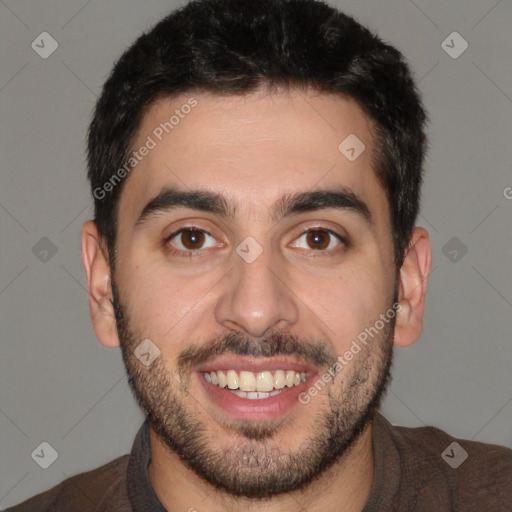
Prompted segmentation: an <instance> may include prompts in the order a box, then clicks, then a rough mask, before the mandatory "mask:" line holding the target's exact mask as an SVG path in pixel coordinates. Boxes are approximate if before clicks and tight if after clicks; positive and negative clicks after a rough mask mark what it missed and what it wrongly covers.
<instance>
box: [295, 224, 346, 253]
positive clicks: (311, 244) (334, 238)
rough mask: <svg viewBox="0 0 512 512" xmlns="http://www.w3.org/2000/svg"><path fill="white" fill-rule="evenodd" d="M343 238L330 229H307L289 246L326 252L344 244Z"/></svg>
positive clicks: (339, 247)
mask: <svg viewBox="0 0 512 512" xmlns="http://www.w3.org/2000/svg"><path fill="white" fill-rule="evenodd" d="M346 245H347V243H346V241H345V239H344V238H343V237H342V236H341V235H338V233H335V232H334V231H331V230H330V229H320V228H317V229H314V228H313V229H308V230H307V231H304V232H303V233H302V234H301V235H300V236H299V237H298V238H296V239H295V240H294V241H293V243H292V244H291V247H296V248H298V249H305V250H308V251H311V250H313V251H319V252H325V253H326V254H329V253H331V252H332V251H335V250H336V249H341V246H346Z"/></svg>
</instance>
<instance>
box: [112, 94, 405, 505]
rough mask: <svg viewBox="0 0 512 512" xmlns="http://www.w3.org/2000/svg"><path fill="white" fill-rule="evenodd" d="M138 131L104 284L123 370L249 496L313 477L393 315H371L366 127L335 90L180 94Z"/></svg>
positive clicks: (370, 390) (338, 434) (198, 466)
mask: <svg viewBox="0 0 512 512" xmlns="http://www.w3.org/2000/svg"><path fill="white" fill-rule="evenodd" d="M190 98H193V100H194V102H196V104H195V105H194V106H193V108H183V106H184V105H186V104H189V105H191V104H193V102H191V101H190ZM176 110H178V111H179V113H180V115H179V121H178V122H175V121H176V119H174V120H173V121H172V122H173V126H172V128H169V126H167V129H168V131H169V133H166V131H165V130H164V129H162V125H161V123H165V122H166V121H169V119H170V118H171V116H173V115H175V113H176V114H177V112H176ZM175 117H176V116H175ZM159 127H160V129H158V128H159ZM350 134H355V135H356V136H357V138H358V139H360V141H362V142H363V143H364V145H365V149H364V151H363V152H362V153H361V154H360V155H359V156H358V157H357V158H356V159H355V160H354V159H353V158H350V159H349V158H347V157H346V155H347V154H348V155H349V156H351V157H353V155H352V154H351V152H350V150H349V152H348V153H345V154H344V153H342V152H341V151H340V150H339V149H338V146H339V145H340V143H341V142H342V141H343V140H344V139H346V137H347V136H349V135H350ZM148 137H149V138H150V139H151V140H152V142H153V143H154V144H153V143H150V142H149V139H148ZM160 139H161V140H160ZM349 140H350V139H349ZM148 142H149V143H148ZM143 145H147V146H152V147H151V149H150V150H149V151H147V152H145V151H144V153H147V154H146V155H145V156H144V157H143V158H141V160H140V162H138V163H137V165H136V167H135V169H134V170H133V171H132V174H131V175H130V177H129V179H128V180H127V182H126V184H125V185H124V188H123V192H122V194H121V199H120V203H119V212H118V219H119V224H118V238H117V256H116V265H115V275H114V282H113V284H114V287H113V289H114V292H115V295H114V299H115V300H114V304H115V307H116V314H117V328H118V333H119V338H120V342H121V347H122V352H123V358H124V361H125V364H126V367H127V371H128V374H129V377H130V385H131V386H132V389H133V391H134V393H135V395H136V397H137V399H138V400H139V403H140V404H141V406H142V407H143V408H144V409H145V411H146V413H147V415H148V418H149V420H150V423H151V426H152V428H153V430H154V431H155V433H156V434H157V435H158V436H159V438H160V439H161V441H162V442H163V443H165V445H166V446H167V447H168V448H169V450H170V452H172V453H176V454H178V455H179V456H180V458H181V460H182V461H184V463H185V464H186V465H188V467H190V468H191V469H193V470H194V471H195V472H196V473H197V474H198V475H200V476H201V477H202V478H204V479H205V480H206V481H208V482H210V483H212V484H214V485H216V486H218V487H220V488H222V489H224V490H226V491H227V492H229V493H231V494H234V495H244V496H248V497H264V496H271V495H275V494H279V493H282V492H288V491H290V490H291V489H294V488H298V487H301V486H305V485H306V484H307V483H309V482H310V481H312V480H313V479H314V478H315V477H316V476H318V475H319V474H320V473H321V472H322V471H324V470H325V469H327V468H328V467H329V466H330V465H332V464H333V463H334V462H335V461H337V460H339V459H340V457H342V455H343V454H344V453H346V449H347V447H348V446H350V445H351V443H353V442H354V440H355V439H357V436H358V434H359V433H360V432H361V431H362V430H363V429H364V427H365V425H366V424H367V422H368V421H369V419H371V416H372V413H373V411H374V409H375V407H376V405H377V403H378V401H379V398H380V396H381V395H382V392H383V390H384V388H385V385H386V381H387V378H388V372H389V365H390V361H391V353H392V344H393V328H394V321H393V319H392V318H391V319H390V318H389V316H386V319H387V321H386V322H383V321H380V323H379V322H378V321H379V319H382V316H381V315H386V312H388V311H389V310H390V308H391V307H392V304H393V303H394V301H395V300H396V289H395V285H396V274H395V271H394V266H393V249H392V237H391V225H390V218H389V206H388V203H387V199H386V194H385V192H384V190H383V189H382V187H381V186H380V184H379V182H378V180H377V178H376V176H375V173H374V170H373V138H372V125H371V123H370V121H369V120H368V119H367V118H366V116H365V115H364V114H363V112H362V110H361V109H360V108H359V107H358V106H357V104H356V103H354V102H353V101H351V100H348V99H343V98H341V97H339V96H333V95H326V94H317V95H313V94H312V93H308V94H305V93H299V92H297V91H289V92H280V93H276V94H272V95H269V94H267V93H253V94H250V95H246V96H243V97H234V96H229V97H220V96H218V95H209V94H207V93H197V94H192V93H190V94H185V95H182V96H179V97H176V98H174V99H173V100H172V101H171V100H162V101H159V102H158V103H155V104H154V105H153V106H152V108H151V109H150V110H149V111H148V112H147V114H146V115H145V117H144V119H143V121H142V124H141V127H140V130H139V133H138V137H137V140H136V141H135V143H134V145H133V146H134V148H135V149H137V148H140V147H141V146H143ZM356 151H357V149H356ZM376 326H379V327H380V328H375V327H376ZM372 327H373V331H371V332H372V333H374V332H375V333H374V334H372V336H367V340H366V342H365V343H361V342H359V343H358V346H359V349H360V350H359V351H358V352H357V353H355V354H353V357H352V358H350V359H349V358H347V357H345V356H344V354H346V353H347V351H349V350H350V349H351V347H353V346H354V340H357V336H358V335H360V334H361V333H362V332H364V331H365V329H370V328H372ZM366 332H368V331H366ZM359 339H361V337H360V338H359ZM143 340H151V341H150V345H149V346H150V347H152V348H151V350H153V351H155V352H154V353H155V354H158V355H157V357H156V359H155V360H154V361H153V362H152V363H151V364H150V365H146V364H144V363H143V362H141V360H139V358H138V357H137V356H136V353H137V350H136V349H137V347H138V346H139V345H140V344H141V342H143ZM145 343H146V344H147V343H148V342H147V341H146V342H145ZM157 349H158V350H157ZM354 352H355V351H354ZM338 358H339V359H338ZM337 361H342V362H343V364H340V363H339V362H338V364H336V362H337ZM329 369H330V370H331V375H333V374H334V378H331V379H327V382H326V379H322V375H324V376H325V374H326V372H328V371H329ZM333 370H334V371H333ZM313 389H314V390H316V391H312V390H313ZM306 398H307V399H306ZM262 468H264V469H262Z"/></svg>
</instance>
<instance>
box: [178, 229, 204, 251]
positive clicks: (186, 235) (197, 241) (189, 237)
mask: <svg viewBox="0 0 512 512" xmlns="http://www.w3.org/2000/svg"><path fill="white" fill-rule="evenodd" d="M205 239H206V237H205V234H204V232H203V231H199V230H197V229H187V230H185V231H182V232H181V234H180V241H181V243H182V244H183V247H185V248H186V249H191V250H193V249H201V247H202V246H203V244H204V242H205Z"/></svg>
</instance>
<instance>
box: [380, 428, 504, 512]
mask: <svg viewBox="0 0 512 512" xmlns="http://www.w3.org/2000/svg"><path fill="white" fill-rule="evenodd" d="M383 427H384V428H385V429H386V430H387V432H388V434H389V436H390V437H391V439H392V441H393V443H394V444H395V446H396V448H397V450H398V452H399V454H400V459H401V465H402V468H403V471H404V473H408V474H410V475H411V477H412V478H414V479H416V480H420V481H422V482H423V483H428V481H431V482H435V483H436V485H435V486H436V487H437V486H441V485H442V486H444V487H445V488H446V490H447V492H448V493H449V494H450V495H451V496H452V497H453V498H454V500H455V501H456V502H457V503H458V505H459V509H460V510H475V508H474V507H475V506H476V504H477V503H479V504H481V505H482V506H483V505H486V506H489V505H491V504H493V505H494V506H495V507H496V508H493V509H492V510H506V508H505V507H506V506H507V507H509V506H510V503H512V450H511V449H509V448H507V447H504V446H498V445H494V444H486V443H480V442H476V441H469V440H465V439H459V438H456V437H453V436H451V435H449V434H447V433H446V432H444V431H442V430H440V429H438V428H436V427H419V428H407V427H401V426H393V425H391V423H389V422H388V421H387V420H384V423H383ZM441 482H442V484H441ZM437 488H438V489H439V487H437ZM433 490H435V489H433ZM498 507H499V508H498Z"/></svg>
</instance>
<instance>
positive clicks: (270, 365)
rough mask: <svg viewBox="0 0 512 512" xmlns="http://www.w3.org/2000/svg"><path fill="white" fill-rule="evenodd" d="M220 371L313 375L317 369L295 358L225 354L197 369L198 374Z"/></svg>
mask: <svg viewBox="0 0 512 512" xmlns="http://www.w3.org/2000/svg"><path fill="white" fill-rule="evenodd" d="M219 370H235V371H238V372H240V371H244V370H245V371H248V372H253V373H258V372H264V371H270V372H272V371H276V370H294V371H296V372H300V373H313V372H314V371H315V370H316V368H315V367H314V366H313V365H311V364H308V363H305V362H304V361H300V360H299V359H297V358H296V357H293V356H272V357H254V356H238V355H236V354H223V355H221V356H218V357H216V358H215V359H214V360H213V361H209V362H207V363H204V364H202V365H200V366H199V367H198V368H197V371H198V372H215V371H219Z"/></svg>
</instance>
